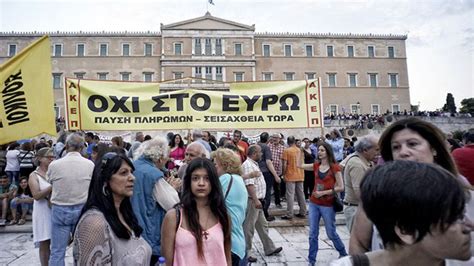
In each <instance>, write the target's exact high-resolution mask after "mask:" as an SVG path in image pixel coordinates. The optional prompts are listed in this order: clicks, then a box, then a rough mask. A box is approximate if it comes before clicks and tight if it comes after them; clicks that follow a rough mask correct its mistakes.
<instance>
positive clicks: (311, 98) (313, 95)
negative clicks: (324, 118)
mask: <svg viewBox="0 0 474 266" xmlns="http://www.w3.org/2000/svg"><path fill="white" fill-rule="evenodd" d="M317 96H318V95H317V94H316V93H314V94H310V95H309V99H310V100H315V101H317V100H318V98H316V97H317Z"/></svg>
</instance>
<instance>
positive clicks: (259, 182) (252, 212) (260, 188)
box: [242, 145, 283, 262]
mask: <svg viewBox="0 0 474 266" xmlns="http://www.w3.org/2000/svg"><path fill="white" fill-rule="evenodd" d="M261 157H262V149H261V148H260V146H259V145H252V146H250V147H249V149H248V152H247V160H245V162H244V163H243V164H242V173H243V176H245V175H248V176H249V178H248V179H245V180H244V181H245V185H246V187H247V192H248V195H249V199H248V201H247V213H246V216H245V221H244V235H245V243H246V249H247V254H248V255H249V257H248V261H249V262H256V261H257V258H256V257H255V256H254V255H251V254H250V252H251V251H252V239H253V235H254V232H255V229H256V230H257V233H258V236H259V237H260V240H261V241H262V244H263V249H264V251H265V255H266V256H272V255H275V254H278V253H280V252H281V251H282V249H283V248H282V247H278V248H275V244H274V243H273V240H272V239H271V238H270V237H269V236H268V223H267V220H266V219H265V215H264V214H263V209H262V206H263V205H264V201H265V200H264V198H265V193H266V185H265V178H264V177H263V174H262V172H261V171H260V168H259V167H258V163H257V162H258V161H260V159H261Z"/></svg>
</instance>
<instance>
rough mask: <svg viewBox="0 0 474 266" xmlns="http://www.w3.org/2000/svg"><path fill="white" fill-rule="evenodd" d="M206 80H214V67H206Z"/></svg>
mask: <svg viewBox="0 0 474 266" xmlns="http://www.w3.org/2000/svg"><path fill="white" fill-rule="evenodd" d="M206 79H212V67H210V66H207V67H206Z"/></svg>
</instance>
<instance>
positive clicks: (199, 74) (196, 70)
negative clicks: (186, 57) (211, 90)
mask: <svg viewBox="0 0 474 266" xmlns="http://www.w3.org/2000/svg"><path fill="white" fill-rule="evenodd" d="M194 73H195V74H194V77H198V78H202V71H201V67H200V66H197V67H194Z"/></svg>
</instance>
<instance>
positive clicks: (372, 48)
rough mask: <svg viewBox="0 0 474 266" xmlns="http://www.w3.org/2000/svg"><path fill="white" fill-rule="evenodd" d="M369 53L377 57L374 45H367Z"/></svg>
mask: <svg viewBox="0 0 474 266" xmlns="http://www.w3.org/2000/svg"><path fill="white" fill-rule="evenodd" d="M367 54H368V55H369V57H375V48H374V47H373V46H369V47H367Z"/></svg>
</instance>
